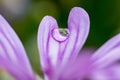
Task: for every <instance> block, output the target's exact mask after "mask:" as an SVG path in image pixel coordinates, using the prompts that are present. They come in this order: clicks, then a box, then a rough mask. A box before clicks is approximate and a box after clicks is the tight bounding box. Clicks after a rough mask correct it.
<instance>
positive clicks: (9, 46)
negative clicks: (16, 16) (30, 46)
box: [0, 15, 34, 80]
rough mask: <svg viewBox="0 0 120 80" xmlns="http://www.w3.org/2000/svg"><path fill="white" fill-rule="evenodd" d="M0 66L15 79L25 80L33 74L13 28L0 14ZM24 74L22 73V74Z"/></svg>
mask: <svg viewBox="0 0 120 80" xmlns="http://www.w3.org/2000/svg"><path fill="white" fill-rule="evenodd" d="M0 67H2V68H5V69H6V70H7V71H8V72H10V74H12V75H13V76H14V77H15V78H16V79H20V78H22V77H23V76H24V77H23V79H24V78H25V79H26V80H27V79H29V78H30V76H31V78H32V77H34V76H33V72H32V69H31V65H30V63H29V61H28V58H27V56H26V52H25V50H24V48H23V45H22V44H21V41H20V40H19V38H18V37H17V35H16V33H15V32H14V30H13V29H12V28H11V27H10V25H9V24H8V23H7V21H6V20H5V19H4V18H3V17H2V16H1V15H0ZM23 74H24V75H23Z"/></svg>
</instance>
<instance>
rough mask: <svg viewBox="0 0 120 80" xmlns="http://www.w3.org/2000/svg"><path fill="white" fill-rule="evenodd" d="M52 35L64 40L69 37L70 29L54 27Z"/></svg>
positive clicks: (61, 40)
mask: <svg viewBox="0 0 120 80" xmlns="http://www.w3.org/2000/svg"><path fill="white" fill-rule="evenodd" d="M52 36H53V38H54V39H55V40H56V41H59V42H63V41H65V40H67V39H68V37H69V31H68V30H67V29H53V31H52Z"/></svg>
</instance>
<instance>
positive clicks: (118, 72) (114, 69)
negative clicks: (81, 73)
mask: <svg viewBox="0 0 120 80" xmlns="http://www.w3.org/2000/svg"><path fill="white" fill-rule="evenodd" d="M99 79H100V80H120V65H119V64H115V65H112V66H110V67H107V68H104V69H98V70H96V71H94V72H93V73H92V75H91V80H99Z"/></svg>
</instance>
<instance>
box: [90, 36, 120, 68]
mask: <svg viewBox="0 0 120 80" xmlns="http://www.w3.org/2000/svg"><path fill="white" fill-rule="evenodd" d="M92 59H93V60H94V61H95V64H97V65H98V64H99V67H105V66H109V65H110V64H113V62H115V61H117V60H119V59H120V34H118V35H117V36H115V37H114V38H112V39H110V40H109V41H108V42H107V43H105V44H104V45H103V46H102V47H101V48H100V49H98V51H96V52H95V53H94V54H93V56H92Z"/></svg>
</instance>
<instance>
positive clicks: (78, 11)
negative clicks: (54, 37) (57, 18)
mask: <svg viewBox="0 0 120 80" xmlns="http://www.w3.org/2000/svg"><path fill="white" fill-rule="evenodd" d="M89 26H90V22H89V16H88V14H87V12H86V11H85V10H84V9H82V8H79V7H74V8H73V9H72V10H71V11H70V14H69V18H68V29H69V32H70V36H69V41H68V43H67V46H66V51H65V53H64V54H65V55H64V57H65V58H68V57H76V55H77V54H78V53H79V51H80V49H81V48H82V46H83V44H84V42H85V41H86V38H87V36H88V33H89Z"/></svg>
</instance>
